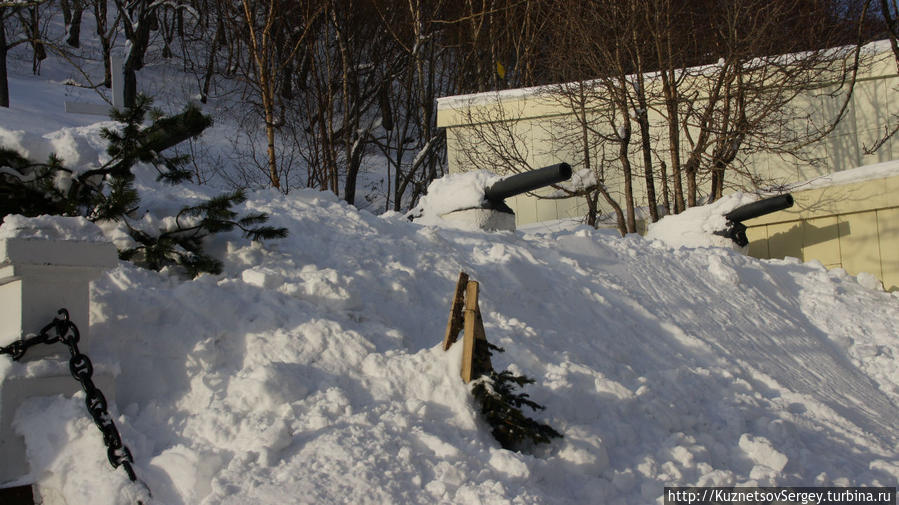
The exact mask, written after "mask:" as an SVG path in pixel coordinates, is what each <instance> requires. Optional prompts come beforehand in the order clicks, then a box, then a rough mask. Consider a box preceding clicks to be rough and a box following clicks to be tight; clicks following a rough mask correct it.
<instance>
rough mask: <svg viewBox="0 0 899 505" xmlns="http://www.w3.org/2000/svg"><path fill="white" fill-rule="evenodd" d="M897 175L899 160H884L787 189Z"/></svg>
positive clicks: (824, 185) (798, 183) (809, 188)
mask: <svg viewBox="0 0 899 505" xmlns="http://www.w3.org/2000/svg"><path fill="white" fill-rule="evenodd" d="M896 176H899V160H893V161H884V162H882V163H875V164H872V165H865V166H863V167H857V168H852V169H849V170H841V171H839V172H833V173H831V174H826V175H822V176H820V177H815V178H814V179H810V180H808V181H803V182H797V183H794V184H790V185H789V187H788V188H787V189H789V190H790V191H806V190H811V189H820V188H824V187H829V186H838V185H843V184H852V183H856V182H864V181H870V180H874V179H884V178H887V177H896Z"/></svg>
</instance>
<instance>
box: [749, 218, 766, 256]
mask: <svg viewBox="0 0 899 505" xmlns="http://www.w3.org/2000/svg"><path fill="white" fill-rule="evenodd" d="M746 238H747V239H749V255H750V256H752V257H753V258H762V259H768V258H770V257H771V255H770V254H768V227H767V226H753V227H752V228H749V229H747V230H746Z"/></svg>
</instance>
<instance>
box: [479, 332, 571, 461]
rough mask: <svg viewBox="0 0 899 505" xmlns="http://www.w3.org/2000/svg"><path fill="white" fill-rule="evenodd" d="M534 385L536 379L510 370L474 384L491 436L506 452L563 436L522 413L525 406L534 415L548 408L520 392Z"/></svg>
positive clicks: (484, 376)
mask: <svg viewBox="0 0 899 505" xmlns="http://www.w3.org/2000/svg"><path fill="white" fill-rule="evenodd" d="M488 345H489V346H490V348H491V349H493V350H496V351H499V352H502V351H503V349H502V348H500V347H496V346H494V345H491V344H488ZM533 383H534V379H531V378H530V377H527V376H524V375H515V374H513V373H512V372H510V371H508V370H503V371H502V372H496V371H495V370H490V371H489V372H488V373H486V374H484V375H482V376H481V377H479V378H478V379H476V380H474V381H472V386H471V393H472V395H474V397H475V398H476V399H477V401H478V403H480V405H481V414H482V415H483V416H484V418H485V420H486V421H487V423H488V424H489V425H490V426H491V427H492V428H493V429H492V430H491V431H490V433H491V434H492V435H493V438H495V439H496V441H497V442H499V443H500V445H501V446H502V447H503V449H509V450H517V449H520V448H522V447H524V446H525V445H526V444H527V443H528V442H530V443H534V444H546V443H549V442H550V441H551V440H552V439H553V438H557V437H561V436H562V434H561V433H559V432H558V431H556V430H555V429H553V428H552V427H551V426H549V425H547V424H543V423H540V422H538V421H535V420H534V419H531V418H530V417H527V416H526V415H524V412H522V411H521V407H522V406H527V407H529V408H530V409H531V410H534V411H537V410H544V409H545V408H546V407H544V406H543V405H540V404H539V403H537V402H535V401H533V400H531V399H529V397H528V395H527V393H521V392H518V390H519V389H520V388H522V387H524V386H525V385H526V384H533Z"/></svg>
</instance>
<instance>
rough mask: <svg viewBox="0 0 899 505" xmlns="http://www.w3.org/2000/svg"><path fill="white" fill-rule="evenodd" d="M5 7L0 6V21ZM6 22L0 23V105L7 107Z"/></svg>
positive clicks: (7, 48) (4, 12)
mask: <svg viewBox="0 0 899 505" xmlns="http://www.w3.org/2000/svg"><path fill="white" fill-rule="evenodd" d="M6 9H7V7H0V21H3V20H5V19H6ZM8 51H9V46H8V43H7V42H6V23H0V107H7V108H8V107H9V74H8V71H7V69H6V53H7V52H8Z"/></svg>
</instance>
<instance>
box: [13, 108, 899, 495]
mask: <svg viewBox="0 0 899 505" xmlns="http://www.w3.org/2000/svg"><path fill="white" fill-rule="evenodd" d="M18 113H21V111H20V112H18ZM16 114H17V109H15V108H13V109H12V110H10V111H6V112H4V113H3V114H0V126H2V127H4V128H5V129H6V130H9V131H11V132H14V131H16V130H19V129H22V128H23V127H22V126H20V125H19V124H18V123H17V122H16V121H17V119H16V117H17V116H16ZM28 121H29V122H36V120H35V119H34V118H30V119H29V120H28ZM45 124H46V123H45ZM28 131H29V133H30V136H23V137H21V138H26V137H27V138H29V139H31V140H30V141H28V142H34V143H37V144H40V143H41V142H43V141H41V140H35V139H40V138H42V135H43V133H44V132H38V133H35V132H34V131H32V130H28ZM52 131H55V130H53V129H52V128H50V129H49V130H47V131H46V132H51V133H50V135H51V137H49V138H52V139H56V138H68V139H70V140H68V141H67V142H61V141H60V142H57V144H55V145H54V146H55V148H56V149H60V147H59V145H60V143H61V144H62V146H63V147H66V146H72V145H74V146H77V149H76V151H77V158H78V161H77V162H73V163H80V164H90V163H96V162H97V160H98V159H99V158H101V157H102V154H101V153H99V152H98V151H97V148H98V147H97V146H98V143H97V142H95V140H96V139H95V137H94V136H95V135H96V129H91V128H80V129H77V130H67V132H68V133H66V134H65V135H63V134H52ZM53 135H55V136H53ZM66 135H68V136H66ZM79 135H80V136H79ZM3 138H4V139H8V138H17V137H15V135H5V136H4V137H3ZM22 142H26V141H22ZM151 172H152V171H150V170H147V171H146V173H142V174H140V176H139V179H138V188H139V190H140V191H141V195H142V198H143V204H144V208H143V209H141V210H142V211H143V210H147V211H149V213H148V214H147V216H146V217H145V219H147V220H149V221H152V220H154V219H159V216H162V215H165V214H164V213H165V212H166V211H170V210H171V209H173V208H179V207H180V206H181V205H182V204H183V202H184V201H185V200H189V199H193V198H199V197H200V196H203V195H206V196H208V195H213V194H216V193H218V191H215V190H213V189H211V188H207V187H202V186H183V187H179V188H177V189H172V188H168V187H164V186H158V185H157V184H156V183H154V182H152V175H153V174H152V173H151ZM249 197H250V198H249V200H248V201H247V202H246V203H245V204H244V205H243V209H242V210H245V211H264V212H267V213H269V214H270V215H271V216H272V219H271V224H272V225H275V226H284V227H286V228H287V229H288V230H289V233H290V235H289V237H288V238H286V239H283V240H276V241H270V242H267V243H265V244H261V245H260V244H253V243H250V242H248V241H246V240H243V239H241V238H240V237H239V236H238V235H236V234H232V235H224V236H219V237H217V238H216V239H215V240H213V241H212V242H210V244H209V250H210V251H212V252H214V253H216V254H217V255H218V256H219V257H220V258H222V259H223V260H224V263H225V270H224V272H223V273H222V274H220V275H215V276H212V275H204V276H201V277H199V278H197V279H195V280H185V279H182V278H179V277H178V276H177V275H175V274H173V273H171V272H161V273H157V272H151V271H147V270H142V269H139V268H136V267H134V266H132V265H130V264H129V263H125V262H122V263H120V264H119V266H118V268H116V269H115V270H113V271H110V272H109V273H107V274H105V275H104V276H102V277H101V278H100V279H99V280H98V281H96V282H95V283H94V285H93V289H92V294H91V296H92V303H93V306H92V309H91V322H90V324H91V325H92V328H91V334H92V335H93V339H94V340H93V343H92V350H91V358H92V359H93V361H94V362H95V364H98V365H100V366H105V367H108V369H112V370H115V369H118V371H119V374H118V376H117V379H116V390H115V401H114V404H113V406H112V411H113V414H114V416H115V418H116V422H117V424H118V427H119V430H120V432H121V433H122V437H123V439H124V441H125V443H126V444H127V445H128V446H129V447H130V448H131V450H132V452H133V453H134V456H135V469H136V471H137V474H138V476H139V477H140V478H141V479H142V480H143V481H144V482H146V484H147V485H148V487H149V488H150V489H151V490H152V493H153V497H152V499H151V500H150V503H154V504H171V505H181V504H184V505H193V504H247V503H258V504H283V503H301V504H323V503H329V504H339V503H346V504H350V503H352V504H387V503H421V504H434V503H440V504H443V503H445V504H466V505H467V504H491V505H493V504H504V503H509V504H583V503H605V504H638V503H661V501H662V488H663V486H666V485H681V486H683V485H755V484H758V485H879V486H895V485H896V483H897V480H899V452H897V441H899V440H897V435H899V431H897V429H896V426H895V420H896V419H897V418H899V407H897V402H899V374H897V372H896V370H897V365H899V363H897V359H899V330H897V326H899V325H897V322H899V297H897V296H896V295H891V294H889V293H884V292H882V291H877V290H871V289H868V288H866V287H864V286H862V285H861V284H859V282H858V281H857V280H856V278H854V277H852V276H849V275H847V274H846V273H845V272H843V271H840V270H833V271H827V270H825V269H824V268H823V267H822V266H821V265H819V264H814V263H812V264H800V263H799V262H798V261H796V260H784V261H759V260H755V259H752V258H749V257H746V256H743V255H741V254H739V253H738V252H736V251H733V250H730V249H726V248H714V247H706V248H703V247H698V248H686V247H681V248H672V247H670V246H668V245H666V243H664V242H662V241H651V240H646V239H643V238H640V237H636V236H628V237H626V238H620V237H618V236H617V234H615V233H610V232H607V231H598V230H593V229H588V228H585V227H574V229H570V227H560V228H559V229H552V227H546V228H544V229H540V228H539V227H532V228H530V229H528V230H526V231H519V232H515V233H509V232H503V233H485V232H477V231H465V230H457V229H446V228H442V227H440V226H437V225H433V226H421V225H419V224H415V223H410V222H408V221H407V220H406V219H405V217H404V216H402V215H399V214H387V215H384V216H375V215H372V214H370V213H367V212H360V211H358V210H356V209H354V208H352V207H350V206H348V205H346V204H344V203H342V202H339V201H338V200H337V199H336V198H335V197H333V196H332V195H329V194H325V193H318V192H312V191H297V192H293V193H291V194H290V195H289V196H283V195H280V194H278V193H276V192H272V191H261V192H257V193H252V194H250V195H249ZM154 216H155V217H154ZM706 217H707V216H706ZM51 221H52V220H51ZM23 223H24V224H27V221H23V220H21V219H19V218H13V219H10V220H9V222H8V223H7V224H4V225H3V228H2V229H0V230H2V231H0V235H4V236H9V235H15V234H16V233H18V232H17V231H16V228H17V227H20V226H23ZM67 229H68V228H66V227H65V226H62V225H60V226H58V227H54V230H55V231H54V233H57V236H58V235H59V234H65V233H66V230H67ZM73 229H76V230H77V229H80V230H86V231H84V233H88V234H89V235H91V234H94V233H95V231H93V232H92V231H90V227H81V228H78V227H75V228H73ZM103 232H104V233H105V234H106V236H107V237H109V238H111V239H117V240H120V239H121V234H120V233H119V232H118V231H117V230H116V228H114V227H106V228H105V229H104V230H103ZM80 233H82V232H81V231H78V232H72V237H70V238H78V237H79V236H80ZM94 236H95V235H94ZM460 270H464V271H466V272H468V273H469V274H470V275H471V276H472V277H473V278H474V279H476V280H478V281H480V282H481V310H482V312H483V316H484V323H485V327H486V333H487V337H488V339H490V341H491V342H493V343H495V344H498V345H500V346H502V347H504V348H505V349H506V352H505V353H502V354H497V355H495V356H494V358H493V361H494V365H495V366H496V367H497V368H498V369H502V368H507V367H508V368H511V369H512V370H513V371H516V372H518V373H524V374H526V375H529V376H531V377H533V378H534V379H536V381H537V382H536V384H533V385H531V386H529V387H527V389H526V391H527V392H529V393H530V394H531V396H532V398H533V399H534V400H535V401H537V402H538V403H541V404H543V405H545V406H546V407H547V409H546V410H545V411H543V412H540V413H536V414H534V416H535V417H536V418H538V419H539V420H541V421H544V422H547V423H549V424H550V425H552V426H553V427H554V428H556V429H558V430H559V431H561V432H562V433H563V434H564V438H563V439H559V440H556V441H554V442H553V443H552V444H551V445H548V446H543V447H539V448H537V449H536V450H534V451H532V452H530V453H527V454H523V453H514V452H510V451H506V450H503V449H501V448H500V447H499V444H498V443H496V442H495V441H494V440H493V439H492V438H491V436H490V435H489V430H488V429H487V427H486V426H485V425H484V423H483V422H482V421H481V420H480V418H479V415H478V413H477V411H476V409H475V406H474V404H473V402H472V398H471V395H470V394H469V393H468V391H467V388H466V386H465V385H463V384H462V382H461V380H460V379H459V375H458V374H459V362H460V359H461V357H460V349H459V346H458V345H457V346H455V347H454V348H453V349H451V350H450V351H449V352H447V353H444V352H443V351H442V350H440V343H441V340H442V337H443V331H444V328H445V325H446V321H447V316H448V312H449V304H450V298H451V295H452V292H453V289H454V287H455V281H456V278H457V276H458V273H459V271H460ZM50 317H52V314H48V318H50ZM76 324H83V323H82V322H78V321H76ZM15 366H20V365H18V364H14V365H13V364H5V365H4V368H3V369H4V370H9V369H10V368H11V367H15ZM17 420H18V422H17V426H18V430H19V431H20V432H21V433H22V434H24V436H25V438H26V441H27V443H28V447H29V457H30V460H31V462H32V475H31V477H32V478H33V480H35V481H37V482H38V484H39V485H40V486H41V487H42V488H43V489H44V491H45V492H46V493H48V494H53V493H58V494H60V495H63V496H65V497H66V500H67V501H68V503H69V504H73V505H74V504H94V503H98V504H99V503H127V502H128V501H129V500H130V499H132V498H133V497H135V496H137V495H139V493H140V492H141V490H140V488H138V487H137V486H134V485H132V484H131V483H129V482H128V481H127V478H126V476H125V474H124V472H122V471H121V470H118V471H116V470H113V469H112V468H110V467H109V465H108V464H107V462H106V451H105V448H104V447H103V446H102V441H101V437H100V434H99V432H98V431H97V429H96V428H95V427H94V426H93V424H92V422H91V421H90V419H89V417H88V415H87V414H86V412H85V411H84V408H83V403H82V397H80V395H78V396H76V397H75V398H64V397H55V398H54V397H49V398H36V399H33V400H30V401H29V402H27V403H26V404H24V405H23V406H22V407H21V408H20V409H19V411H18V414H17Z"/></svg>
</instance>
